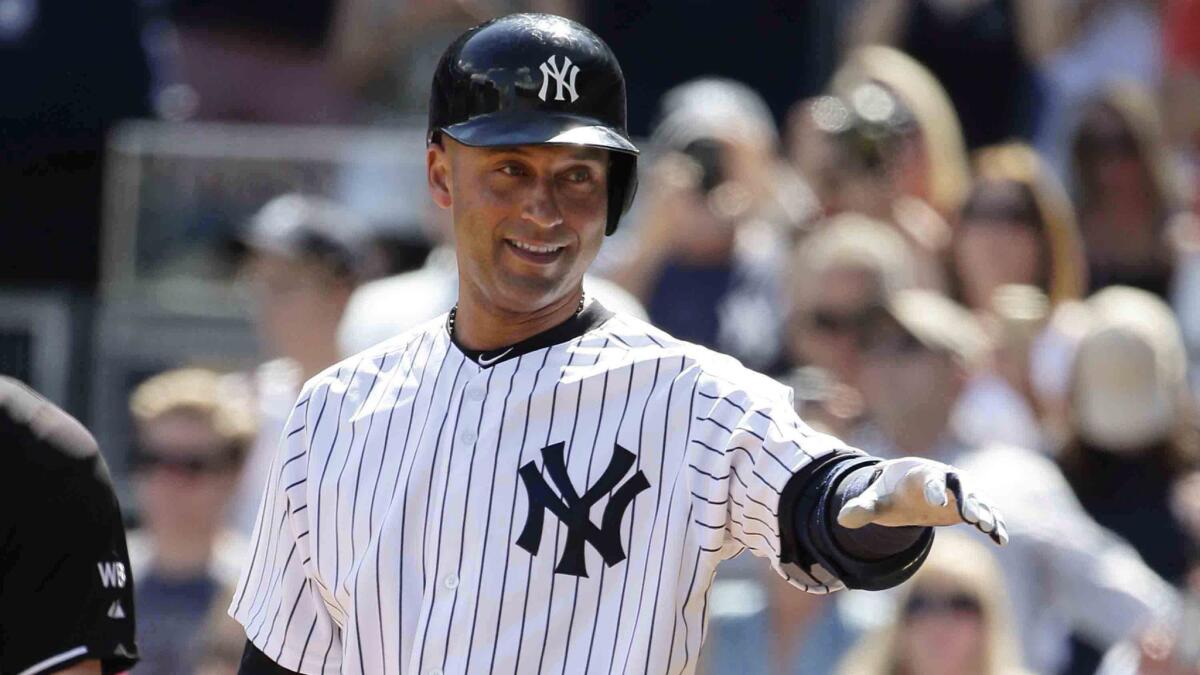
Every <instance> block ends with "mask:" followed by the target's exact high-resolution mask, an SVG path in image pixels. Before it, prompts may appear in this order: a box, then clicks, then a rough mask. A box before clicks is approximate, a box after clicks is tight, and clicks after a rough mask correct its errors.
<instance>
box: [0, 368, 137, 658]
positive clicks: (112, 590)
mask: <svg viewBox="0 0 1200 675" xmlns="http://www.w3.org/2000/svg"><path fill="white" fill-rule="evenodd" d="M137 659H138V657H137V647H136V645H135V644H134V610H133V575H132V573H131V572H130V569H129V553H128V551H127V550H126V546H125V529H124V526H123V525H122V523H121V510H120V506H119V505H118V503H117V498H116V495H115V494H114V493H113V488H112V483H111V480H110V478H109V474H108V467H107V466H106V465H105V463H104V458H103V457H102V456H101V455H100V451H99V448H98V447H97V445H96V441H95V439H94V438H92V435H91V434H90V433H88V431H87V430H86V429H84V428H83V426H82V425H81V424H80V423H79V422H77V421H76V420H75V419H74V418H72V417H71V416H69V415H67V414H66V413H65V412H63V411H62V410H60V409H59V408H57V407H56V406H55V405H54V404H53V403H50V402H49V401H47V400H46V399H44V398H42V397H41V396H39V395H38V394H37V393H35V392H34V391H33V390H31V389H29V388H28V387H26V386H25V385H23V384H22V383H21V382H19V381H17V380H14V379H12V378H8V377H0V672H3V673H18V674H20V675H26V674H28V675H34V674H36V673H62V672H69V673H104V674H108V673H116V672H122V671H125V670H128V669H129V668H130V667H131V666H133V664H134V663H136V662H137Z"/></svg>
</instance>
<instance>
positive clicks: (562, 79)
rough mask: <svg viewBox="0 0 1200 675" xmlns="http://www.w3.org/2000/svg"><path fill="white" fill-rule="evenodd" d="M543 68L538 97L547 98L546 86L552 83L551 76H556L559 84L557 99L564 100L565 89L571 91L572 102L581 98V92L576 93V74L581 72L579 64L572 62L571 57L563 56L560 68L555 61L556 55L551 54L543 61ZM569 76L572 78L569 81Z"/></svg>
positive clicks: (556, 81)
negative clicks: (560, 68)
mask: <svg viewBox="0 0 1200 675" xmlns="http://www.w3.org/2000/svg"><path fill="white" fill-rule="evenodd" d="M541 68H542V88H541V90H540V91H538V98H540V99H542V100H543V101H545V100H546V87H547V86H549V85H550V78H554V83H555V84H556V85H558V87H557V89H556V90H555V92H554V100H555V101H562V100H564V99H563V89H566V90H567V91H568V92H570V93H571V103H574V102H575V99H577V98H579V94H577V93H575V76H576V75H578V74H579V66H576V65H574V64H572V63H571V57H569V56H564V57H563V66H562V70H559V69H558V66H557V65H556V64H555V63H554V55H553V54H551V55H550V58H548V59H546V61H545V62H544V63H542V66H541ZM568 77H569V78H570V81H569V82H568V81H567V80H568Z"/></svg>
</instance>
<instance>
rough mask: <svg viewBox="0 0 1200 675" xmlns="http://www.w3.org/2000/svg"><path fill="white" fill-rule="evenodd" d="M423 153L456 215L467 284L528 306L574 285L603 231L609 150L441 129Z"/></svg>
mask: <svg viewBox="0 0 1200 675" xmlns="http://www.w3.org/2000/svg"><path fill="white" fill-rule="evenodd" d="M427 160H428V169H429V183H430V190H431V192H432V194H433V197H434V201H435V202H437V203H438V205H439V206H442V207H443V208H449V209H451V214H452V216H453V218H454V236H455V240H456V244H457V246H456V248H457V254H458V266H459V275H460V278H461V280H462V283H463V286H464V288H463V289H462V290H463V292H471V293H474V294H476V297H477V298H478V299H479V300H481V301H485V302H487V303H488V304H490V305H491V306H493V307H495V308H497V309H499V310H502V311H505V312H509V313H514V314H524V313H529V312H534V311H537V310H540V309H542V308H544V307H546V306H548V305H551V304H553V303H554V302H555V301H557V300H560V299H562V298H563V297H564V296H566V295H568V294H570V293H571V292H572V291H574V290H575V289H576V288H578V287H579V285H580V283H582V280H583V275H584V272H586V271H587V268H588V266H590V265H591V263H592V261H593V260H594V259H595V258H596V254H597V253H598V252H599V251H600V245H601V243H602V242H603V241H604V229H605V224H606V217H607V210H608V184H607V179H608V152H607V151H605V150H599V149H595V148H583V147H576V146H554V145H539V146H519V147H510V148H474V147H469V146H465V145H461V144H459V143H456V142H455V141H453V140H452V139H450V138H444V140H443V141H442V145H432V146H430V148H429V152H428V156H427Z"/></svg>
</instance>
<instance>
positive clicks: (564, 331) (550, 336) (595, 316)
mask: <svg viewBox="0 0 1200 675" xmlns="http://www.w3.org/2000/svg"><path fill="white" fill-rule="evenodd" d="M612 315H613V312H612V311H611V310H609V309H608V308H607V307H605V306H604V305H601V304H600V302H599V301H598V300H595V299H593V300H591V301H590V302H588V304H587V306H586V307H584V308H583V311H582V312H580V313H578V314H575V315H573V316H571V318H569V319H567V320H566V321H564V322H562V323H560V324H558V325H557V326H554V327H553V328H548V329H546V330H544V331H542V332H541V333H538V334H537V335H532V336H530V337H527V338H525V339H524V340H521V341H520V342H518V343H516V344H513V345H509V346H507V347H501V348H499V349H488V350H486V351H479V350H475V349H467V348H466V347H464V346H462V345H461V344H459V343H458V340H457V339H455V338H451V341H452V342H453V343H454V346H455V347H457V348H458V350H459V351H460V352H462V353H463V354H464V355H465V356H466V357H467V358H468V359H471V360H472V361H474V362H475V363H476V364H477V365H478V366H479V367H480V368H491V367H492V366H494V365H496V364H497V363H504V362H505V361H507V360H509V359H515V358H517V357H518V356H521V355H523V354H528V353H530V352H536V351H537V350H539V349H545V348H546V347H552V346H554V345H557V344H562V343H563V342H567V341H568V340H573V339H575V338H577V337H580V336H582V335H583V334H584V333H587V332H588V331H590V330H592V329H593V328H596V327H597V326H599V325H600V324H602V323H604V322H605V321H607V320H608V319H609V318H610V317H612ZM447 333H449V330H447Z"/></svg>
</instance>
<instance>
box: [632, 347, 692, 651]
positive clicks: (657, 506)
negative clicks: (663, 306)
mask: <svg viewBox="0 0 1200 675" xmlns="http://www.w3.org/2000/svg"><path fill="white" fill-rule="evenodd" d="M651 339H653V337H651ZM685 363H686V361H685V358H684V357H683V356H680V357H679V372H678V373H676V374H675V376H674V377H673V378H671V385H670V387H668V389H667V402H666V406H665V407H666V409H665V411H664V412H663V436H662V447H661V448H659V460H658V497H657V498H656V499H655V501H654V519H653V520H652V521H651V522H650V534H651V536H653V535H654V531H655V529H656V528H657V527H658V516H659V512H660V511H661V509H662V486H663V476H664V471H663V470H664V468H665V467H666V461H667V428H668V427H667V425H668V423H669V422H670V419H671V399H672V398H673V396H674V394H675V384H676V383H677V382H679V377H680V376H681V375H682V374H683V368H684V365H685ZM668 508H669V507H668ZM664 532H665V527H664ZM663 539H664V540H665V539H666V537H665V536H664V537H663ZM649 572H650V559H649V557H647V559H646V564H645V565H644V566H643V567H642V583H641V586H639V590H638V594H637V597H639V598H641V597H643V595H644V594H645V592H646V576H647V574H648V573H649ZM643 604H644V603H643V602H641V601H640V600H639V601H638V611H637V615H636V616H635V618H634V620H633V631H632V632H631V633H630V635H629V650H628V651H626V653H625V670H626V671H628V670H629V658H630V656H631V652H632V651H633V640H634V637H635V636H636V635H637V632H638V631H637V629H638V626H640V625H641V623H642V606H643ZM647 654H649V652H647Z"/></svg>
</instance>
